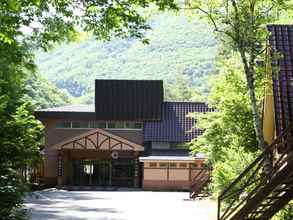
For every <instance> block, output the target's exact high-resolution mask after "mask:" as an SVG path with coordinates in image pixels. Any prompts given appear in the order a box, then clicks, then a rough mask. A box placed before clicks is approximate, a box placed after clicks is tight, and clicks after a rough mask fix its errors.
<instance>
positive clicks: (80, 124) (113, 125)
mask: <svg viewBox="0 0 293 220" xmlns="http://www.w3.org/2000/svg"><path fill="white" fill-rule="evenodd" d="M142 127H143V124H142V122H125V121H113V122H112V121H109V122H107V121H58V122H57V123H56V128H77V129H78V128H87V129H89V128H103V129H138V130H140V129H142Z"/></svg>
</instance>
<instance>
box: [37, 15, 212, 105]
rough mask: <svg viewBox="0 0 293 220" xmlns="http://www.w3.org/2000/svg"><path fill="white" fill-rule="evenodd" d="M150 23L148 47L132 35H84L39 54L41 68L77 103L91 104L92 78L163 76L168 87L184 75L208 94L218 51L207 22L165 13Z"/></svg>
mask: <svg viewBox="0 0 293 220" xmlns="http://www.w3.org/2000/svg"><path fill="white" fill-rule="evenodd" d="M150 23H151V26H152V28H153V30H152V31H149V32H148V33H147V37H148V38H149V39H150V44H149V45H143V44H142V43H141V42H140V41H138V40H132V39H130V40H118V39H117V40H112V41H111V42H98V41H96V40H94V39H88V40H86V41H84V42H81V43H78V44H77V43H75V44H70V45H64V46H62V47H60V48H58V49H55V50H54V51H51V52H49V53H39V54H37V64H38V66H39V69H40V72H41V73H43V74H44V75H45V76H46V78H48V79H49V80H50V81H51V82H53V83H54V84H55V85H56V86H57V87H58V88H61V89H66V90H67V91H68V92H69V93H70V94H71V95H73V96H75V97H76V98H78V99H79V100H80V101H81V102H92V100H93V92H94V79H163V80H164V81H165V83H166V84H167V86H168V87H169V88H172V87H175V86H176V83H177V79H178V78H183V79H184V80H185V81H187V82H188V83H189V85H187V86H189V87H191V86H192V87H194V88H195V89H196V90H198V91H199V92H200V93H203V94H206V93H207V92H208V86H207V77H208V75H210V74H211V73H212V72H213V67H214V59H215V54H216V49H217V42H216V41H215V39H214V38H213V36H212V33H211V30H210V29H209V28H208V25H207V24H205V23H203V22H202V21H198V20H196V19H193V20H190V21H189V20H188V19H187V18H186V17H184V16H183V15H179V16H175V15H171V14H168V13H165V14H160V15H157V16H155V17H154V18H153V19H152V20H151V21H150ZM167 95H168V94H167Z"/></svg>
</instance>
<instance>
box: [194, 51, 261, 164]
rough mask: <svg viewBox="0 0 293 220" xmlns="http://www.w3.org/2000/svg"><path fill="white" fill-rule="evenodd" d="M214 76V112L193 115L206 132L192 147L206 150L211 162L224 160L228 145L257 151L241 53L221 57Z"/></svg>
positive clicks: (195, 149) (212, 94) (211, 98)
mask: <svg viewBox="0 0 293 220" xmlns="http://www.w3.org/2000/svg"><path fill="white" fill-rule="evenodd" d="M218 65H219V66H218V69H219V74H218V75H215V76H214V77H213V79H211V84H212V89H211V93H210V95H209V104H210V105H211V107H215V108H216V111H215V112H210V113H206V114H202V115H198V116H196V115H194V117H196V118H197V119H198V124H197V126H198V127H200V128H202V129H204V130H205V132H204V133H203V135H202V136H200V137H199V138H198V139H197V140H195V141H194V143H193V144H194V147H193V151H194V152H195V153H196V151H198V152H202V151H203V152H206V153H207V154H208V157H209V158H210V160H211V162H212V163H215V162H217V161H220V160H225V156H226V155H225V152H224V150H225V149H226V148H231V149H236V148H243V149H244V150H245V151H252V152H253V151H255V149H256V147H257V141H256V136H255V132H254V129H253V128H254V127H253V119H252V110H251V106H250V101H249V97H248V95H247V90H246V85H245V78H244V76H243V74H242V71H241V64H240V63H239V61H238V57H237V56H236V57H234V58H231V59H228V60H225V61H224V60H222V61H220V62H219V64H218Z"/></svg>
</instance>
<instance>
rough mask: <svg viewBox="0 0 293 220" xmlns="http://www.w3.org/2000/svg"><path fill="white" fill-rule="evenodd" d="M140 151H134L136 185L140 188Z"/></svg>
mask: <svg viewBox="0 0 293 220" xmlns="http://www.w3.org/2000/svg"><path fill="white" fill-rule="evenodd" d="M138 157H139V152H137V151H135V152H134V184H133V185H134V187H135V188H139V159H138Z"/></svg>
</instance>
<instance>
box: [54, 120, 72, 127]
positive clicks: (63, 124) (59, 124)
mask: <svg viewBox="0 0 293 220" xmlns="http://www.w3.org/2000/svg"><path fill="white" fill-rule="evenodd" d="M56 128H71V122H70V121H58V122H57V123H56Z"/></svg>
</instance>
